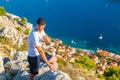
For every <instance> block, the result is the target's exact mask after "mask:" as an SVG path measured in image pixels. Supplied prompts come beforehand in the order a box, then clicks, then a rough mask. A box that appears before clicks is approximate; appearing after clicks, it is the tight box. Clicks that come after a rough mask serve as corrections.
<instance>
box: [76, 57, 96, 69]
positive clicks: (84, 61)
mask: <svg viewBox="0 0 120 80" xmlns="http://www.w3.org/2000/svg"><path fill="white" fill-rule="evenodd" d="M75 63H76V64H77V65H78V66H82V67H84V68H87V69H88V70H93V69H95V68H96V65H95V63H94V62H93V60H91V59H90V58H89V57H87V56H85V57H81V58H79V59H76V60H75Z"/></svg>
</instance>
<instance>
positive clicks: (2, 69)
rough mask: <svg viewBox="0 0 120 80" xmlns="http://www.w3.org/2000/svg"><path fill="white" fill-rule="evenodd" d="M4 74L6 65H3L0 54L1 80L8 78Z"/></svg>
mask: <svg viewBox="0 0 120 80" xmlns="http://www.w3.org/2000/svg"><path fill="white" fill-rule="evenodd" d="M4 74H5V69H4V66H3V59H2V57H1V55H0V80H6V78H5V75H4Z"/></svg>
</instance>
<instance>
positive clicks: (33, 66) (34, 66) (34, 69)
mask: <svg viewBox="0 0 120 80" xmlns="http://www.w3.org/2000/svg"><path fill="white" fill-rule="evenodd" d="M39 62H40V61H39V59H38V56H36V57H29V56H28V63H29V68H30V74H29V78H28V80H34V77H35V75H37V74H38V67H39Z"/></svg>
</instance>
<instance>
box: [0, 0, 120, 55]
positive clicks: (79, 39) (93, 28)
mask: <svg viewBox="0 0 120 80" xmlns="http://www.w3.org/2000/svg"><path fill="white" fill-rule="evenodd" d="M0 6H4V7H5V9H6V11H8V12H10V13H12V14H15V15H18V16H20V17H26V18H27V19H28V21H29V22H31V23H33V24H34V26H35V25H36V20H37V18H39V17H42V18H44V19H45V20H46V28H45V32H46V33H48V35H49V36H51V37H54V38H58V39H61V40H62V41H63V42H64V43H66V44H68V45H70V46H73V47H76V48H83V49H88V50H93V51H94V50H96V49H98V48H100V49H103V50H108V51H110V52H113V53H115V54H120V3H119V2H118V1H115V0H24V1H22V0H0Z"/></svg>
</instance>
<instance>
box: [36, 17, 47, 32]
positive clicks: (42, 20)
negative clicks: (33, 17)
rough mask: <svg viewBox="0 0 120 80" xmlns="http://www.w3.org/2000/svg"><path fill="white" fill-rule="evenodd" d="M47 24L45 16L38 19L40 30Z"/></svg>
mask: <svg viewBox="0 0 120 80" xmlns="http://www.w3.org/2000/svg"><path fill="white" fill-rule="evenodd" d="M45 25H46V23H45V20H44V19H43V18H38V19H37V29H38V30H39V31H42V30H43V29H44V28H45Z"/></svg>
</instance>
